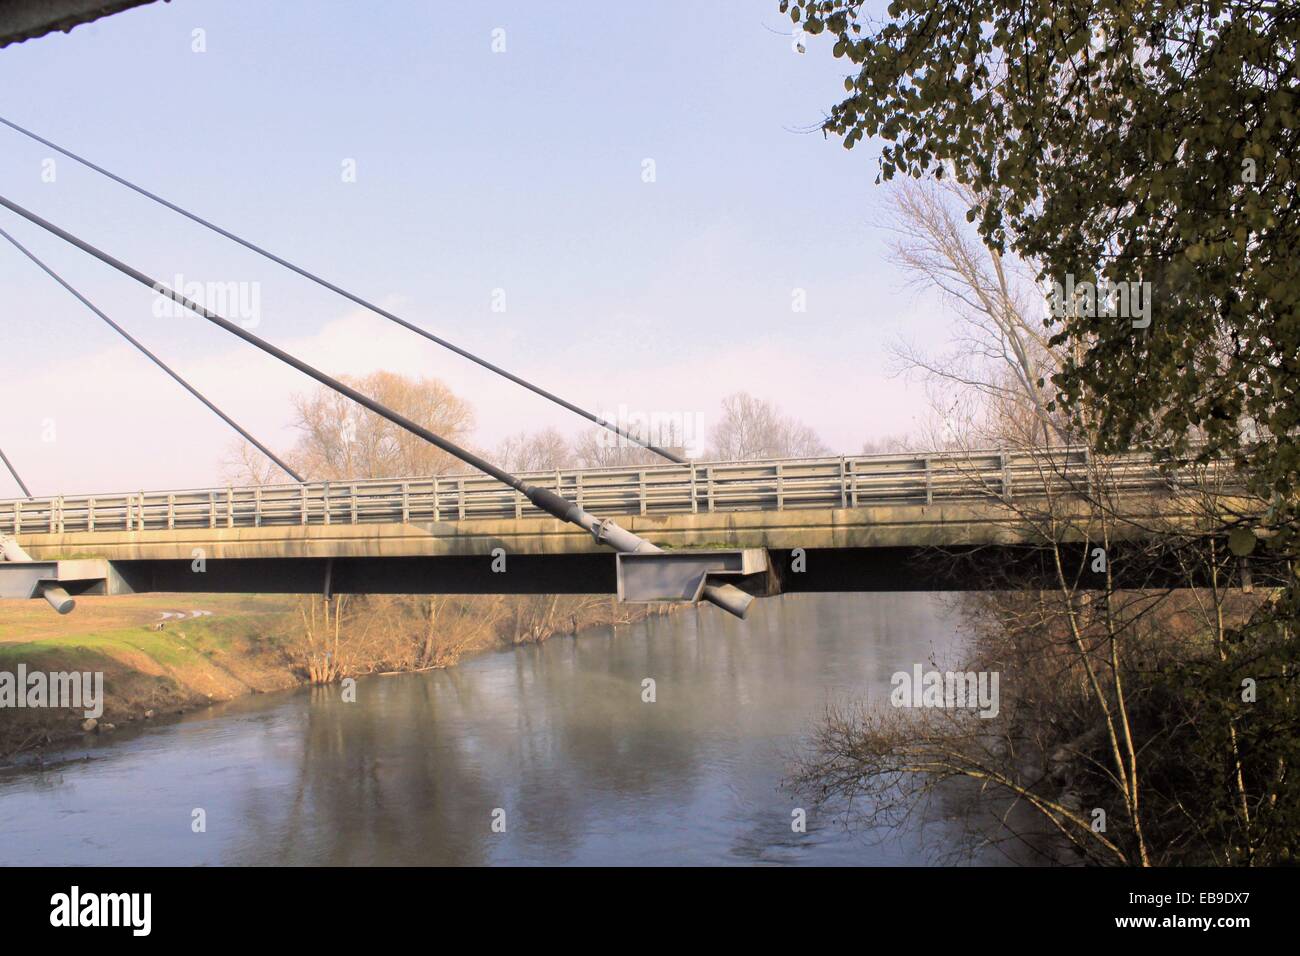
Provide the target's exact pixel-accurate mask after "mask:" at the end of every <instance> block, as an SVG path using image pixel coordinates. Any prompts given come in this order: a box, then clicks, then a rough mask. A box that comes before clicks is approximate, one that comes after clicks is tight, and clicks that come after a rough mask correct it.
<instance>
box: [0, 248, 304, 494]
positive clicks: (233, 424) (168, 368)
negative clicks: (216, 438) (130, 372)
mask: <svg viewBox="0 0 1300 956" xmlns="http://www.w3.org/2000/svg"><path fill="white" fill-rule="evenodd" d="M0 236H3V237H4V238H6V239H8V240H9V241H10V242H11V243H13V245H14V247H15V248H16V249H17V250H18V251H19V252H21V253H22V254H23V255H25V256H26V257H27V258H28V259H31V260H32V262H34V263H36V265H37V266H38V267H39V268H40V269H41V271H43V272H44V273H45V274H46V275H48V276H49V277H50V278H51V279H53V280H54V281H55V282H57V283H58V284H59V285H61V286H63V288H65V289H67V290H68V291H69V292H70V293H72V296H73V298H75V299H76V300H77V301H78V302H80V303H81V304H82V305H84V306H85V307H86V308H88V309H89V310H90V311H91V312H94V313H95V315H97V316H99V317H100V318H101V319H103V320H104V321H105V322H107V323H108V325H109V327H110V328H112V329H113V330H114V331H115V332H117V334H118V335H120V336H122V338H124V339H126V340H127V341H128V342H130V343H131V344H132V345H134V346H135V347H136V348H137V349H139V350H140V351H141V352H143V353H144V355H145V357H146V358H148V359H149V361H151V362H153V363H154V364H155V365H157V366H158V367H159V368H160V369H162V370H163V371H164V372H166V373H167V374H168V375H170V376H171V377H172V378H174V379H175V380H176V381H177V383H178V384H179V385H180V386H181V388H183V389H185V391H187V392H189V393H190V394H191V395H193V396H194V397H195V398H197V399H198V400H199V401H200V402H202V403H203V404H204V405H206V406H207V407H208V408H209V409H211V411H212V412H213V413H214V414H215V415H216V416H217V417H218V418H220V419H221V420H222V421H223V422H225V423H226V424H227V425H229V426H230V427H231V428H233V429H234V430H235V431H237V432H239V434H240V435H242V436H243V437H244V438H245V439H246V440H247V441H248V442H249V443H250V444H252V445H253V446H254V447H256V448H257V450H258V451H260V452H261V453H262V454H263V455H265V456H266V457H267V458H269V459H271V461H273V462H275V463H276V464H277V465H279V466H280V470H281V471H283V472H284V473H285V474H287V475H288V476H289V477H290V478H292V479H293V480H294V481H296V482H298V483H299V484H301V483H302V481H303V478H302V476H301V475H299V474H298V473H297V472H296V471H294V470H293V469H292V468H290V467H289V466H288V465H286V464H285V463H284V462H283V461H281V460H280V459H279V457H278V456H277V455H276V454H275V452H273V451H271V449H269V448H267V447H266V446H265V445H263V444H262V443H261V442H260V441H258V440H257V439H256V438H254V437H253V436H252V435H251V434H249V433H248V432H247V431H246V430H244V428H242V427H241V426H240V425H239V423H238V422H236V421H235V420H234V419H233V418H231V417H230V416H229V415H227V414H226V413H225V412H223V411H222V410H221V409H219V408H217V406H216V405H213V404H212V403H211V402H210V401H208V400H207V398H206V397H204V395H203V393H202V392H200V391H199V390H198V389H197V388H195V387H194V386H193V385H191V384H190V383H189V382H187V381H185V379H183V378H181V377H180V376H179V375H178V374H177V373H176V372H174V371H172V368H171V366H169V365H168V364H167V363H166V362H164V361H163V360H162V359H160V358H159V357H158V356H156V355H154V354H153V353H152V352H150V351H149V350H148V349H147V348H145V347H144V345H143V344H141V343H140V342H139V341H138V340H137V339H136V338H134V337H133V336H132V335H131V333H130V332H128V331H127V330H126V329H124V328H122V326H120V325H118V324H117V323H116V322H114V321H113V320H112V319H110V318H109V317H108V316H107V315H105V314H104V313H103V312H102V311H100V309H99V308H98V307H96V305H95V304H94V303H93V302H91V301H90V300H89V299H87V298H86V297H85V296H84V295H82V294H81V293H80V292H78V291H77V290H76V289H74V288H73V287H72V286H71V285H69V284H68V283H67V282H66V281H64V279H63V276H61V275H59V274H58V273H57V272H55V271H54V270H53V269H51V268H50V267H49V266H47V265H46V264H45V263H44V262H42V261H41V260H40V259H38V258H37V257H36V255H35V254H34V253H32V251H31V250H30V249H28V248H27V247H26V246H24V245H23V244H22V243H21V242H19V241H18V240H17V239H15V238H14V237H13V236H11V235H9V233H7V232H5V231H4V230H3V229H0ZM23 490H24V491H25V490H26V489H23ZM27 497H29V498H30V497H31V495H28V496H27Z"/></svg>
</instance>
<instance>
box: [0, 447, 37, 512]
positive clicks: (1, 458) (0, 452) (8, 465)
mask: <svg viewBox="0 0 1300 956" xmlns="http://www.w3.org/2000/svg"><path fill="white" fill-rule="evenodd" d="M0 461H3V462H4V463H5V467H6V468H8V469H9V474H11V475H13V476H14V481H16V482H18V487H19V488H21V489H22V490H23V494H24V495H25V496H26V497H27V500H28V501H30V500H31V498H32V493H31V492H30V491H28V490H27V486H26V485H25V484H23V480H22V478H20V477H19V476H18V469H16V468H14V466H13V463H12V462H11V461H10V460H9V456H8V455H6V454H5V451H4V449H3V448H0Z"/></svg>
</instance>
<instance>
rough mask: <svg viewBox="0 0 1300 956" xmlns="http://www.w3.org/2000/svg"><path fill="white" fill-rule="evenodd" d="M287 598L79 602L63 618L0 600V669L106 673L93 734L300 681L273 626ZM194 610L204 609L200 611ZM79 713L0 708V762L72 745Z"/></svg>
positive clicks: (35, 604)
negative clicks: (29, 752) (22, 667)
mask: <svg viewBox="0 0 1300 956" xmlns="http://www.w3.org/2000/svg"><path fill="white" fill-rule="evenodd" d="M291 608H292V599H286V598H277V597H266V596H245V595H237V596H236V595H190V594H187V595H183V596H177V595H165V594H151V595H139V596H132V597H120V598H113V599H111V600H109V599H104V598H83V599H80V600H79V601H78V603H77V609H76V610H75V611H73V613H72V614H69V615H67V616H66V617H60V616H59V615H57V614H55V613H53V612H52V611H51V610H50V608H49V607H47V606H46V605H45V604H44V603H43V602H39V601H0V671H8V672H10V673H15V672H16V671H17V668H18V665H19V664H23V665H26V668H27V672H28V673H32V672H35V671H42V672H51V671H91V672H96V671H102V672H103V674H104V697H105V703H104V713H103V716H102V717H101V718H100V719H99V726H98V727H97V728H96V731H95V732H97V733H101V734H103V733H111V732H112V730H113V728H116V727H123V726H125V725H127V724H132V723H135V722H138V721H143V720H149V719H155V718H158V717H162V716H164V715H167V714H175V713H176V712H178V711H185V710H191V709H193V708H195V707H200V706H204V705H206V704H209V703H211V702H213V701H218V700H229V699H231V698H234V697H239V696H242V695H244V694H250V693H261V692H265V691H270V690H278V689H282V688H286V687H292V686H295V685H296V684H298V683H300V682H301V678H299V677H298V676H296V675H295V674H294V671H293V667H292V660H291V657H290V655H289V653H288V652H287V649H286V648H285V646H284V641H283V639H282V638H278V637H277V636H276V633H277V629H278V628H277V624H278V622H279V621H280V620H282V618H283V615H284V614H285V612H286V611H288V610H290V609H291ZM195 612H201V613H198V614H196V613H195ZM84 719H85V717H84V714H83V713H82V712H81V711H80V710H69V709H58V708H38V709H29V708H22V709H15V708H0V755H5V754H12V753H14V752H16V751H26V750H38V749H41V748H43V747H46V746H50V745H56V746H57V745H59V744H63V743H66V742H68V741H71V740H75V739H76V738H77V737H79V736H80V735H81V734H82V733H84V731H83V730H82V721H83V720H84Z"/></svg>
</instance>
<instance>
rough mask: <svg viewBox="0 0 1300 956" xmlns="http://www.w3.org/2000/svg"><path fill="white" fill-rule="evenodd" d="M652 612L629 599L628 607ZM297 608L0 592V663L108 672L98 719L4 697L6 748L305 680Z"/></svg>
mask: <svg viewBox="0 0 1300 956" xmlns="http://www.w3.org/2000/svg"><path fill="white" fill-rule="evenodd" d="M602 603H603V602H602ZM646 613H649V612H648V611H645V610H642V609H628V613H627V614H626V616H627V617H628V618H629V619H631V618H640V617H644V616H645V615H646ZM298 615H299V604H298V601H297V599H296V598H295V597H293V596H286V595H229V594H209V595H202V594H184V595H175V594H172V595H169V594H147V595H131V596H124V597H114V598H95V597H88V598H79V599H78V601H77V608H76V610H75V611H73V613H72V614H69V615H67V616H66V617H61V616H59V615H57V614H54V613H53V612H52V611H51V610H50V608H49V607H48V606H46V605H45V604H44V603H43V602H39V601H0V673H8V674H17V673H18V669H19V667H20V666H22V667H23V668H25V671H26V673H27V674H35V673H44V674H49V673H56V672H59V673H65V672H83V673H84V672H91V673H102V674H103V687H104V700H103V713H102V714H100V715H99V716H98V717H97V718H96V719H94V721H93V723H89V722H88V721H87V717H86V714H85V709H84V708H58V707H49V706H42V707H23V708H18V707H14V706H4V705H0V759H4V758H9V757H16V756H18V755H20V754H31V753H39V752H41V751H44V750H47V749H57V748H61V747H65V746H67V745H69V744H71V743H73V742H75V741H77V740H78V739H82V738H84V737H85V736H86V735H87V734H94V735H97V736H98V737H100V738H103V737H105V736H109V735H112V734H113V733H115V732H117V731H119V730H121V729H124V728H126V727H128V726H134V725H137V724H138V723H140V722H145V721H152V720H160V719H163V718H166V717H174V716H176V715H177V714H183V713H186V712H189V711H192V710H195V709H198V708H201V707H206V706H208V705H210V704H213V703H217V702H219V701H228V700H234V699H236V698H239V697H243V696H247V695H250V694H261V693H267V692H270V691H276V690H287V689H291V688H294V687H300V686H304V685H306V684H307V683H309V679H308V672H307V670H306V669H305V668H304V666H303V660H302V656H303V647H302V644H301V641H302V635H301V633H300V632H299V630H298V629H297V627H296V624H297V618H298ZM605 623H609V622H608V621H602V620H599V619H596V618H589V619H581V620H580V619H578V618H576V617H575V618H574V619H573V620H572V622H571V623H569V624H567V625H566V626H567V627H568V628H569V629H575V628H576V630H578V631H581V630H585V629H586V628H587V627H592V626H599V625H601V624H605ZM388 624H389V626H392V622H388ZM554 624H555V622H550V624H549V625H548V628H547V629H545V630H542V631H538V632H537V633H536V635H535V637H533V638H532V639H531V640H528V639H527V638H521V637H519V636H518V635H517V636H516V642H520V641H521V640H523V641H526V642H535V643H540V641H542V640H545V638H546V637H548V636H550V635H551V634H552V633H554V631H553V630H551V629H550V628H553V627H554ZM449 626H450V625H449ZM525 630H527V629H526V628H525ZM362 643H364V642H362ZM497 646H501V645H500V644H499V642H498V641H497V640H496V639H495V638H494V637H493V636H492V635H484V639H483V640H480V641H478V642H475V643H470V642H465V643H462V644H458V645H457V646H456V647H454V648H452V649H451V651H450V652H448V653H446V654H443V655H440V656H439V663H438V664H436V665H435V666H437V667H445V666H451V665H454V664H455V663H457V662H458V661H460V660H461V659H464V658H468V657H472V656H476V655H478V654H479V653H482V652H485V651H487V650H490V649H492V648H494V647H497ZM372 653H378V652H377V651H375V650H374V649H372ZM351 664H352V666H351V668H350V669H349V670H348V671H347V673H344V674H342V675H341V676H362V675H364V674H369V673H374V672H376V671H383V672H387V673H393V672H405V671H410V670H427V669H429V667H428V666H420V665H419V664H417V663H416V662H415V660H412V661H411V662H410V664H409V665H408V664H405V663H403V662H402V661H397V662H393V661H391V660H390V659H388V658H386V657H383V656H382V655H381V656H377V657H374V658H367V657H365V656H359V657H355V659H353V660H352V662H351Z"/></svg>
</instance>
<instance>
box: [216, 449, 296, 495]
mask: <svg viewBox="0 0 1300 956" xmlns="http://www.w3.org/2000/svg"><path fill="white" fill-rule="evenodd" d="M220 473H221V480H222V481H224V482H225V483H226V484H228V485H244V486H248V485H255V486H261V485H270V484H275V483H276V482H281V481H289V480H290V479H289V476H288V475H286V474H285V473H284V472H283V471H281V470H280V467H279V466H278V465H276V463H275V462H273V461H271V459H269V458H267V457H266V456H265V455H263V454H262V453H261V451H259V450H258V449H257V447H256V446H255V445H253V443H252V442H250V441H248V440H247V439H243V438H240V439H236V440H234V441H232V442H231V443H230V444H229V445H227V446H226V453H225V455H224V456H222V459H221V463H220Z"/></svg>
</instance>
